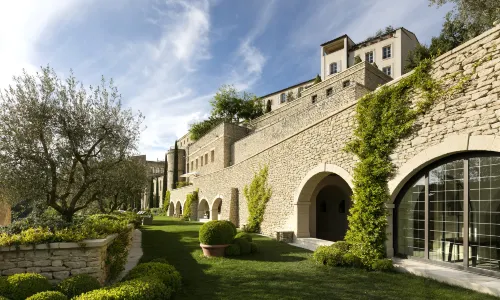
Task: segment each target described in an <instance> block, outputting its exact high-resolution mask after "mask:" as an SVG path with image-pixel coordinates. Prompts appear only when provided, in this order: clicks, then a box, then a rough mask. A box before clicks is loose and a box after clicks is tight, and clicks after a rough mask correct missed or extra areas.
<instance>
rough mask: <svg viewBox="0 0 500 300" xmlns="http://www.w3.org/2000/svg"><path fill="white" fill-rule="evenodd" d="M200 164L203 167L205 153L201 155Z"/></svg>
mask: <svg viewBox="0 0 500 300" xmlns="http://www.w3.org/2000/svg"><path fill="white" fill-rule="evenodd" d="M200 165H201V167H203V155H202V156H200Z"/></svg>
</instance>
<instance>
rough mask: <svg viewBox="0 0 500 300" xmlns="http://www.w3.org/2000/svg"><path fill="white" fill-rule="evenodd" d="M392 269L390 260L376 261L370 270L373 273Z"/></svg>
mask: <svg viewBox="0 0 500 300" xmlns="http://www.w3.org/2000/svg"><path fill="white" fill-rule="evenodd" d="M393 269H394V265H393V264H392V260H391V259H387V258H385V259H378V260H376V261H374V262H373V264H372V270H374V271H391V270H393Z"/></svg>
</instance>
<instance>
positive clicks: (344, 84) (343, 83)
mask: <svg viewBox="0 0 500 300" xmlns="http://www.w3.org/2000/svg"><path fill="white" fill-rule="evenodd" d="M350 85H351V81H350V80H346V81H344V82H342V87H348V86H350Z"/></svg>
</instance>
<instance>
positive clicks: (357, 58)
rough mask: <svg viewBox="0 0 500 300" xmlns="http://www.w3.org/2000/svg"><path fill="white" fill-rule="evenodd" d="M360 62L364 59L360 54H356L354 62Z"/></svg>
mask: <svg viewBox="0 0 500 300" xmlns="http://www.w3.org/2000/svg"><path fill="white" fill-rule="evenodd" d="M360 62H362V60H361V58H360V57H359V55H356V56H354V64H359V63H360Z"/></svg>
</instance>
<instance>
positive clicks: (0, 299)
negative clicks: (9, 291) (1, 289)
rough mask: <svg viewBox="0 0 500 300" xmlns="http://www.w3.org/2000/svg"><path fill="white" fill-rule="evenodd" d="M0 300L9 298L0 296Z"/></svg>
mask: <svg viewBox="0 0 500 300" xmlns="http://www.w3.org/2000/svg"><path fill="white" fill-rule="evenodd" d="M0 300H9V298H5V297H4V296H0Z"/></svg>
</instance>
